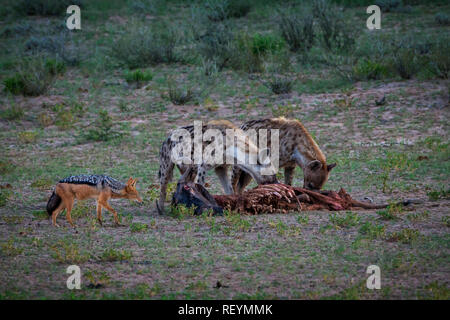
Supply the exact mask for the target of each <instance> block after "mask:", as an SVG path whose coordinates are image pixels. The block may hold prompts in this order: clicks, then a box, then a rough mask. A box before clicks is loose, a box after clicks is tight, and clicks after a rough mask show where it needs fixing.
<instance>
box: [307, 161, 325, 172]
mask: <svg viewBox="0 0 450 320" xmlns="http://www.w3.org/2000/svg"><path fill="white" fill-rule="evenodd" d="M308 168H309V169H310V170H312V171H316V170H319V169H320V168H322V162H320V161H319V160H313V161H311V162H309V163H308Z"/></svg>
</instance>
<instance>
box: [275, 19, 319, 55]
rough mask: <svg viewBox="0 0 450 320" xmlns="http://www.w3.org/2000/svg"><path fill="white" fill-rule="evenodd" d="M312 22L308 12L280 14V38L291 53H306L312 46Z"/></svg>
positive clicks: (313, 37) (313, 32)
mask: <svg viewBox="0 0 450 320" xmlns="http://www.w3.org/2000/svg"><path fill="white" fill-rule="evenodd" d="M313 24H314V20H313V17H312V15H311V13H310V12H306V13H301V14H291V13H287V12H282V13H281V14H280V19H279V23H278V26H279V29H280V33H281V36H282V37H283V39H284V40H285V41H286V43H287V44H288V46H289V49H290V50H291V51H293V52H306V51H308V50H310V49H311V48H312V46H313V44H314V39H315V36H316V35H315V31H314V28H313Z"/></svg>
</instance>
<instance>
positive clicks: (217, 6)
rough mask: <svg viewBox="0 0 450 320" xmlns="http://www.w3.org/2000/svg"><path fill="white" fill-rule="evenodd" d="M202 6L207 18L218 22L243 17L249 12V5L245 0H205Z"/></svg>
mask: <svg viewBox="0 0 450 320" xmlns="http://www.w3.org/2000/svg"><path fill="white" fill-rule="evenodd" d="M204 8H205V14H206V16H207V17H208V19H209V20H210V21H214V22H218V21H223V20H225V19H229V18H240V17H244V16H246V15H247V14H248V13H249V12H250V9H251V6H250V4H249V3H248V2H247V1H240V0H206V1H205V6H204Z"/></svg>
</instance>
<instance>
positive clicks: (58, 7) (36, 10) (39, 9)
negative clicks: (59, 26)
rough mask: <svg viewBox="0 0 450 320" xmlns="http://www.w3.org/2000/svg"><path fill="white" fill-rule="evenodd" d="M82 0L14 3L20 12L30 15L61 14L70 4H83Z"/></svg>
mask: <svg viewBox="0 0 450 320" xmlns="http://www.w3.org/2000/svg"><path fill="white" fill-rule="evenodd" d="M83 2H84V1H82V0H18V1H15V3H14V4H13V7H14V10H15V11H16V12H17V13H18V14H26V15H29V16H61V15H64V14H66V9H67V7H68V6H70V5H72V4H75V5H78V6H81V7H82V6H83Z"/></svg>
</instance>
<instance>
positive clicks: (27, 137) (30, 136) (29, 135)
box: [19, 131, 38, 143]
mask: <svg viewBox="0 0 450 320" xmlns="http://www.w3.org/2000/svg"><path fill="white" fill-rule="evenodd" d="M37 135H38V134H37V132H35V131H22V132H19V141H20V142H21V143H34V142H36V139H37Z"/></svg>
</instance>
